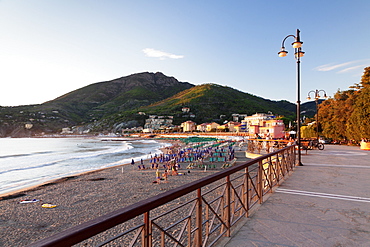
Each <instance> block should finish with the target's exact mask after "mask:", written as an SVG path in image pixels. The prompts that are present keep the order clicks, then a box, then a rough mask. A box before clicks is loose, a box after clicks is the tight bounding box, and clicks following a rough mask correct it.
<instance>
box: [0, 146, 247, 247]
mask: <svg viewBox="0 0 370 247" xmlns="http://www.w3.org/2000/svg"><path fill="white" fill-rule="evenodd" d="M236 153H237V156H238V163H239V162H242V161H245V159H242V157H244V156H243V153H242V152H239V154H238V152H236ZM144 164H145V165H146V167H150V164H149V161H148V160H146V161H144ZM220 165H221V164H219V165H218V167H220ZM220 170H221V169H220V168H218V169H208V170H207V171H204V170H203V169H191V170H189V169H186V166H185V165H182V166H181V168H180V170H179V173H183V174H185V175H181V176H169V177H168V182H167V183H160V184H155V183H153V181H155V180H156V170H155V169H154V170H153V169H145V170H138V167H137V164H136V165H131V164H125V165H121V166H116V167H113V168H107V169H103V170H99V171H93V172H89V173H84V174H79V175H76V176H71V177H66V178H63V179H59V180H56V181H52V182H49V183H46V184H43V185H41V186H37V187H34V188H31V189H29V190H26V191H22V192H18V193H15V194H12V195H11V196H8V197H3V198H2V199H1V200H0V212H1V213H0V222H1V224H0V234H1V236H2V237H1V239H0V245H1V246H24V245H27V244H30V243H32V242H34V241H36V240H39V239H42V238H45V237H47V236H51V235H53V234H56V233H58V232H60V231H62V230H65V229H68V228H70V227H72V226H75V225H78V224H80V223H83V222H85V221H88V220H91V219H94V218H96V217H98V216H102V215H104V214H107V213H109V212H111V211H114V210H117V209H119V208H123V207H125V206H128V205H130V204H133V203H135V202H138V201H141V200H143V199H146V198H148V197H151V196H154V195H157V194H160V193H163V192H165V191H168V190H170V189H173V188H175V187H178V186H180V185H183V184H186V183H189V182H192V181H194V180H197V179H200V178H202V177H204V176H208V175H210V174H213V173H216V172H218V171H220ZM160 171H161V172H164V169H163V168H162V169H160ZM33 199H36V200H39V201H37V202H33V203H24V204H23V203H19V202H21V201H22V200H33ZM45 203H50V204H53V205H57V206H56V207H55V208H43V207H41V205H42V204H45Z"/></svg>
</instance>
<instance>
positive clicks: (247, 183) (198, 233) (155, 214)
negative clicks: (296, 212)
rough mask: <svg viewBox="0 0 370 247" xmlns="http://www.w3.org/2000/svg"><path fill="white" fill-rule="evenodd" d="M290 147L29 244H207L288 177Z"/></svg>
mask: <svg viewBox="0 0 370 247" xmlns="http://www.w3.org/2000/svg"><path fill="white" fill-rule="evenodd" d="M294 166H295V151H294V145H293V146H288V147H285V148H283V149H281V150H278V151H275V152H273V153H270V154H266V155H263V156H261V157H258V158H256V159H253V160H251V161H249V162H246V163H243V164H238V165H235V166H233V167H230V168H228V169H225V170H223V171H220V172H218V173H215V174H213V175H209V176H207V177H205V178H203V179H200V180H197V181H194V182H191V183H189V184H186V185H183V186H181V187H178V188H175V189H172V190H170V191H167V192H164V193H162V194H159V195H157V196H154V197H151V198H148V199H146V200H143V201H140V202H137V203H135V204H132V205H130V206H128V207H125V208H122V209H119V210H117V211H114V212H111V213H109V214H106V215H104V216H101V217H98V218H96V219H94V220H91V221H88V222H85V223H83V224H80V225H77V226H75V227H72V228H70V229H67V230H65V231H63V232H61V233H59V234H56V235H53V236H50V237H48V238H45V239H42V240H40V241H38V242H35V243H33V244H31V245H29V246H38V247H40V246H53V247H57V246H63V247H65V246H72V245H75V244H78V246H144V247H151V246H198V247H199V246H213V245H214V244H215V243H216V242H217V241H218V240H220V238H222V237H230V235H231V231H232V229H233V227H234V226H236V224H237V222H238V221H239V220H241V219H243V218H244V219H245V217H248V215H249V214H250V212H251V210H252V209H254V206H256V205H258V204H261V203H262V202H263V200H264V196H265V195H266V194H267V193H269V192H272V191H273V188H274V187H275V186H278V185H279V183H280V182H281V181H282V180H283V179H284V178H285V177H286V176H287V175H289V172H290V171H292V170H293V168H294Z"/></svg>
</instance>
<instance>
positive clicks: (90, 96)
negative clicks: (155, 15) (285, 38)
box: [0, 72, 303, 137]
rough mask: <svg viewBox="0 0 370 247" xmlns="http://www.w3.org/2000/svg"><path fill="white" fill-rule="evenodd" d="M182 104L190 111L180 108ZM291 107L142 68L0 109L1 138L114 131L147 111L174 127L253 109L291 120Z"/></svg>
mask: <svg viewBox="0 0 370 247" xmlns="http://www.w3.org/2000/svg"><path fill="white" fill-rule="evenodd" d="M183 107H188V108H190V112H188V113H187V112H185V113H184V112H182V108H183ZM302 107H303V106H302ZM295 110H296V106H295V104H292V103H290V102H288V101H284V100H283V101H272V100H268V99H263V98H261V97H257V96H254V95H251V94H248V93H244V92H241V91H238V90H236V89H233V88H230V87H226V86H220V85H217V84H203V85H199V86H194V85H192V84H190V83H187V82H179V81H178V80H176V79H175V78H173V77H168V76H165V75H164V74H162V73H160V72H157V73H149V72H144V73H138V74H133V75H129V76H126V77H121V78H118V79H115V80H111V81H106V82H98V83H94V84H91V85H88V86H86V87H83V88H80V89H77V90H74V91H72V92H70V93H68V94H65V95H62V96H60V97H58V98H56V99H54V100H51V101H48V102H45V103H43V104H40V105H28V106H17V107H0V137H6V136H14V137H23V136H32V135H35V134H40V133H42V132H43V133H45V134H50V133H60V132H61V129H62V128H66V127H69V128H71V127H73V126H75V128H77V127H79V129H80V130H81V131H83V130H90V131H91V132H90V133H92V132H97V133H100V132H106V131H107V132H111V131H118V132H119V131H120V129H122V128H131V127H138V126H143V125H144V123H145V119H146V118H148V115H149V114H155V115H165V116H168V115H171V116H173V117H174V124H176V125H179V124H180V123H181V122H184V121H187V120H193V121H194V122H196V123H203V122H210V121H217V122H219V123H222V122H224V121H225V120H232V114H248V115H251V114H254V113H256V112H260V113H268V112H272V113H273V114H275V115H283V116H285V117H286V118H287V119H288V120H294V115H295ZM139 112H144V113H145V114H146V115H143V114H138V113H139ZM26 124H28V127H29V129H26V128H25V125H26ZM30 124H31V125H30Z"/></svg>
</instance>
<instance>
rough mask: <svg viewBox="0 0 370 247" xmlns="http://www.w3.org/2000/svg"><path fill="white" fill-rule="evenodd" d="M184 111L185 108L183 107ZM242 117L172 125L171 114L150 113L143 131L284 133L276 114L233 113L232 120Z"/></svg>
mask: <svg viewBox="0 0 370 247" xmlns="http://www.w3.org/2000/svg"><path fill="white" fill-rule="evenodd" d="M184 110H185V111H186V110H187V109H184ZM239 117H240V118H242V117H244V119H241V121H240V122H238V121H229V122H226V123H225V124H218V123H216V122H211V123H201V124H196V123H195V122H194V121H191V120H188V121H185V122H183V123H181V126H174V125H173V116H156V115H151V116H149V118H148V119H147V120H146V122H145V126H144V130H143V132H146V133H153V132H156V131H160V132H171V130H172V131H173V130H176V131H181V132H246V133H248V134H249V136H252V137H256V136H257V135H258V136H260V137H262V138H266V137H269V138H283V137H284V135H285V125H284V123H283V120H280V119H277V118H276V116H274V115H272V114H266V113H256V114H254V115H251V116H247V115H246V114H243V115H242V114H233V120H237V119H238V118H239Z"/></svg>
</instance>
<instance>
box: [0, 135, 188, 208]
mask: <svg viewBox="0 0 370 247" xmlns="http://www.w3.org/2000/svg"><path fill="white" fill-rule="evenodd" d="M48 138H49V137H48ZM60 138H63V137H60ZM99 139H100V138H99ZM127 140H147V138H132V139H129V138H117V137H115V139H114V140H109V138H103V139H101V141H127ZM150 140H152V139H150ZM153 140H154V141H157V142H158V143H165V144H171V145H169V146H168V147H172V146H174V145H175V144H179V143H181V141H180V140H178V141H175V140H168V141H167V140H155V139H153ZM159 149H160V150H161V152H162V153H164V152H165V150H166V147H160V148H159ZM148 160H149V159H143V161H144V162H147V161H148ZM126 165H131V164H130V163H124V164H119V165H113V166H109V167H104V168H98V169H94V170H89V171H84V172H78V173H75V174H70V175H67V176H61V177H58V178H53V179H50V180H47V181H44V182H40V183H37V184H33V185H29V186H25V187H23V188H19V189H16V190H13V191H9V192H4V193H0V201H3V200H8V199H13V198H18V197H21V196H23V195H24V193H25V192H27V191H29V190H35V189H37V188H38V187H42V186H48V185H50V184H56V183H61V182H64V181H66V180H68V179H69V178H74V177H79V176H83V175H87V174H89V173H94V172H99V171H103V170H105V169H111V168H117V167H122V166H126Z"/></svg>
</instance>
